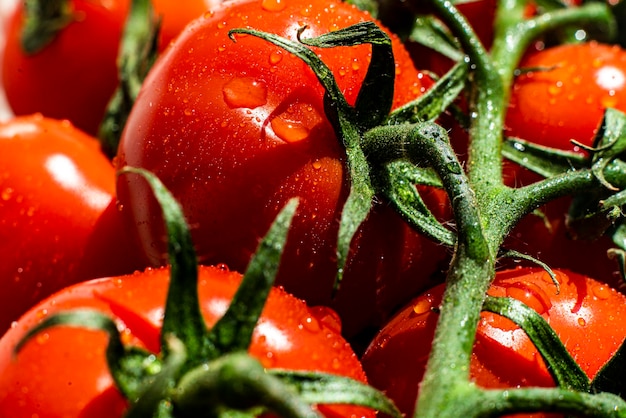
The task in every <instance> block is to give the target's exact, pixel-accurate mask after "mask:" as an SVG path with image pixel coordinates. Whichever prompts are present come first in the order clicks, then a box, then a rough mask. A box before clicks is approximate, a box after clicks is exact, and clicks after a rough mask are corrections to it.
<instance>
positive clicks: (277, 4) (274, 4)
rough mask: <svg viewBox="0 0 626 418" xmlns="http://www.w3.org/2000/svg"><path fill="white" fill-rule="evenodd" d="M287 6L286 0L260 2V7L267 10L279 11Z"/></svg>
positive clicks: (264, 0)
mask: <svg viewBox="0 0 626 418" xmlns="http://www.w3.org/2000/svg"><path fill="white" fill-rule="evenodd" d="M285 7H287V1H286V0H263V1H262V2H261V8H262V9H263V10H267V11H268V12H280V11H281V10H283V9H284V8H285Z"/></svg>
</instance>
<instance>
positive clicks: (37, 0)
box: [22, 0, 74, 54]
mask: <svg viewBox="0 0 626 418" xmlns="http://www.w3.org/2000/svg"><path fill="white" fill-rule="evenodd" d="M24 16H25V22H24V28H23V31H22V48H23V49H24V52H25V53H27V54H35V53H37V52H39V51H41V50H42V49H43V48H45V47H46V45H48V44H49V43H50V42H52V41H53V40H54V38H55V37H56V35H57V33H59V32H60V31H61V30H62V29H63V28H64V27H66V26H67V25H68V24H70V22H72V21H73V20H74V13H73V11H72V7H71V5H70V2H69V1H68V0H25V1H24Z"/></svg>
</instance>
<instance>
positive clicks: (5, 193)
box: [0, 187, 13, 202]
mask: <svg viewBox="0 0 626 418" xmlns="http://www.w3.org/2000/svg"><path fill="white" fill-rule="evenodd" d="M11 196H13V189H12V188H11V187H7V188H5V189H4V190H2V194H0V198H2V200H4V201H5V202H6V201H7V200H9V199H11Z"/></svg>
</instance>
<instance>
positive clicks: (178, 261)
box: [119, 167, 213, 359]
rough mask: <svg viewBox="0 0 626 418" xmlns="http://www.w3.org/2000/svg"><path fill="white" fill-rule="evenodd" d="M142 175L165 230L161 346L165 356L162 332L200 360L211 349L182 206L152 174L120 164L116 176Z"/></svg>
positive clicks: (195, 265) (164, 342) (193, 254)
mask: <svg viewBox="0 0 626 418" xmlns="http://www.w3.org/2000/svg"><path fill="white" fill-rule="evenodd" d="M131 173H132V174H136V175H140V176H142V177H143V178H144V179H145V180H146V182H147V183H148V185H149V186H150V188H151V189H152V193H153V195H154V197H155V198H156V199H157V201H158V202H159V205H160V207H161V210H162V213H163V220H164V222H165V227H166V231H167V248H168V256H169V265H170V269H171V271H170V284H169V288H168V292H167V300H166V302H165V312H164V318H163V326H162V329H161V347H162V349H163V350H164V353H163V355H164V358H166V357H167V344H166V341H165V340H164V338H165V336H166V335H172V336H173V337H175V338H177V339H179V340H180V341H181V342H182V343H183V345H184V346H185V349H186V350H187V355H188V357H189V358H190V359H204V358H206V357H207V356H208V352H209V351H210V350H212V349H213V347H211V346H210V342H209V340H208V339H207V338H206V334H207V328H206V324H205V322H204V318H203V316H202V312H201V311H200V299H199V296H198V260H197V257H196V252H195V247H194V245H193V241H192V239H191V232H190V231H189V226H188V225H187V221H186V220H185V215H184V213H183V210H182V208H181V207H180V205H179V204H178V202H177V201H176V199H175V198H174V196H172V194H171V193H170V191H169V190H167V188H166V187H165V185H164V184H163V183H162V182H161V180H159V178H158V177H157V176H156V175H154V174H153V173H151V172H149V171H147V170H144V169H141V168H134V167H124V168H122V169H121V170H120V172H119V175H124V174H126V175H127V174H131Z"/></svg>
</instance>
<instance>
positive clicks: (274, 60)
mask: <svg viewBox="0 0 626 418" xmlns="http://www.w3.org/2000/svg"><path fill="white" fill-rule="evenodd" d="M282 59H283V51H281V50H276V51H272V52H271V53H270V58H269V61H270V64H272V65H276V64H278V63H279V62H281V61H282Z"/></svg>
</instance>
